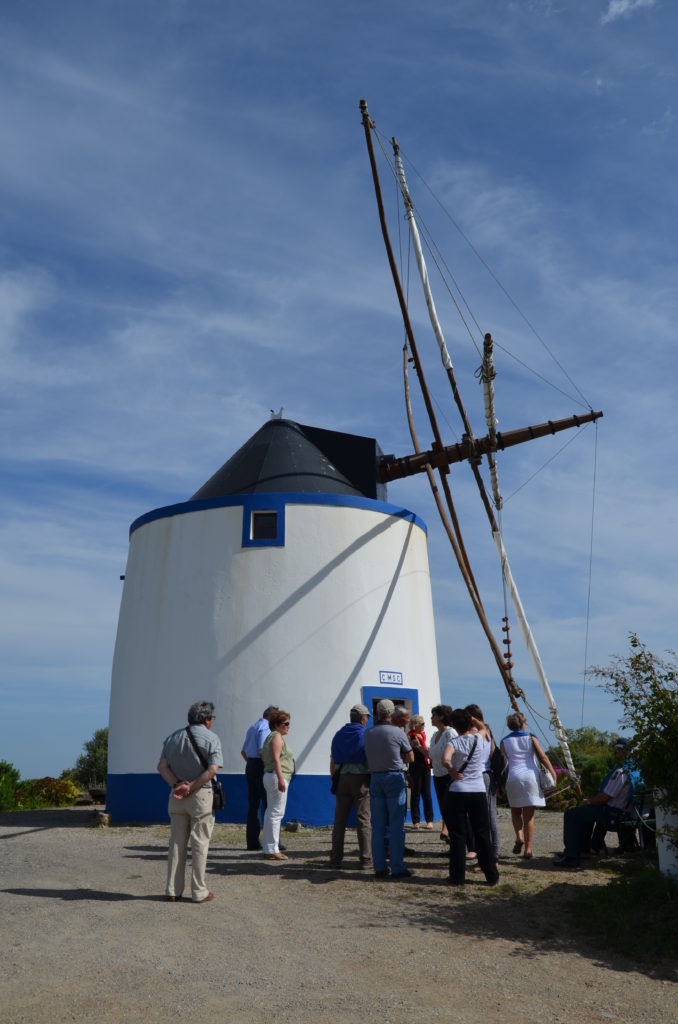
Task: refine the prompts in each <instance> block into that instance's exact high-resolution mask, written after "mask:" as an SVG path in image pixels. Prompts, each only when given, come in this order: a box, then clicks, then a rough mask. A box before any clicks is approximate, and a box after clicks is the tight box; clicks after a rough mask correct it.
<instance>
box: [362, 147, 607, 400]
mask: <svg viewBox="0 0 678 1024" xmlns="http://www.w3.org/2000/svg"><path fill="white" fill-rule="evenodd" d="M373 132H374V134H375V136H376V138H377V142H378V143H379V148H380V149H381V152H382V154H383V157H384V160H385V161H386V164H387V166H388V168H389V170H390V172H391V174H392V175H393V177H394V178H395V179H396V181H397V172H396V169H395V166H394V164H393V162H392V160H391V157H390V155H389V153H388V152H387V150H386V148H385V146H384V142H383V140H384V138H385V136H383V135H382V133H381V132H380V131H379V130H378V129H377V128H376V127H374V128H373ZM401 154H402V150H401ZM405 159H406V160H407V162H408V164H409V165H410V166H411V167H412V169H413V171H414V172H415V174H416V175H417V177H418V178H419V179H420V180H421V182H422V183H423V185H424V187H425V188H426V189H427V191H428V192H429V193H430V195H431V196H432V197H433V199H434V200H435V202H436V203H437V204H438V206H440V208H441V210H442V211H443V213H444V214H445V216H446V217H447V218H448V219H449V220H450V222H451V223H452V224H453V225H454V227H455V229H456V230H457V231H458V232H459V234H460V236H461V237H462V238H463V240H464V241H465V242H466V244H467V245H468V246H469V248H470V249H471V251H472V252H473V254H474V255H475V256H476V258H477V259H478V260H479V261H480V263H481V264H482V266H483V267H485V269H486V271H487V272H488V274H489V275H490V276H491V277H492V279H493V280H494V281H495V283H496V284H497V286H498V287H499V288H500V289H501V291H502V292H503V294H504V295H505V297H506V298H507V300H508V301H509V302H510V303H511V305H512V306H513V307H514V309H515V310H516V312H517V313H518V314H519V316H520V317H521V318H522V319H523V320H524V322H525V323H526V324H527V326H528V328H529V329H530V331H531V332H532V334H534V336H535V338H536V339H537V340H538V341H539V343H540V344H541V345H542V346H543V348H544V349H545V351H546V352H547V353H548V354H549V356H550V357H551V359H552V360H553V362H554V363H555V364H556V366H557V367H558V368H559V370H560V371H561V373H562V374H563V376H565V377H566V378H567V380H568V381H569V382H570V384H571V385H572V387H573V388H574V390H575V391H576V392H577V395H578V396H579V397H578V398H577V397H576V396H575V395H572V394H569V393H568V392H567V391H565V390H563V388H561V387H559V386H558V385H557V384H555V383H554V382H553V381H551V380H549V379H548V377H545V376H544V375H543V374H541V373H539V371H538V370H535V369H534V368H533V367H531V366H530V365H529V364H528V363H526V362H524V360H522V359H520V358H519V357H518V356H516V355H514V353H512V352H511V351H510V349H507V348H506V346H504V345H502V344H500V343H499V342H498V341H496V340H495V345H497V347H498V348H500V349H501V350H502V352H504V353H505V354H506V355H507V356H509V358H511V359H513V360H514V361H515V362H516V363H518V365H519V366H522V367H523V369H524V370H526V371H527V372H528V373H531V374H533V375H534V376H535V377H536V378H537V379H538V380H540V381H542V383H543V384H546V385H547V386H548V387H551V388H553V389H554V391H557V392H559V394H561V395H564V396H565V397H566V398H569V399H570V400H571V401H573V402H576V404H577V405H581V406H582V408H585V409H592V408H593V406H592V405H591V404H590V402H589V401H588V400H587V399H586V397H585V395H584V394H583V393H582V391H581V389H580V388H579V387H578V386H577V384H576V383H575V382H574V380H573V379H572V378H571V377H570V375H569V373H568V372H567V370H566V369H565V368H564V366H562V365H561V363H560V362H559V360H558V359H557V357H556V356H555V355H554V353H553V352H552V351H551V349H550V347H549V346H548V345H547V343H546V342H545V341H544V339H543V338H542V337H541V335H540V334H539V332H538V331H537V329H536V328H535V327H534V325H533V324H532V323H531V322H530V320H529V319H528V318H527V316H526V315H525V314H524V313H523V311H522V310H521V309H520V307H519V306H518V304H517V302H516V301H515V300H514V299H513V297H512V296H511V295H510V293H509V292H508V290H507V289H506V287H505V286H504V285H503V284H502V282H501V281H500V280H499V278H498V277H497V275H496V274H495V273H494V271H493V270H492V268H491V267H490V266H489V264H488V263H487V262H486V261H485V260H484V258H483V257H482V256H481V254H480V253H479V252H478V250H477V249H476V248H475V246H474V245H473V243H472V242H471V240H470V239H469V238H468V237H467V236H466V235H465V234H464V232H463V230H462V229H461V227H460V226H459V224H457V222H456V221H455V219H454V217H453V216H452V215H451V213H450V212H449V210H447V208H446V207H445V206H444V204H443V203H442V202H441V201H440V199H438V197H437V196H436V194H435V192H434V191H433V189H432V188H431V186H430V185H429V184H428V182H427V181H426V179H425V178H424V177H423V175H422V174H421V173H420V172H419V171H418V170H417V168H416V166H415V165H414V164H413V163H412V161H411V160H410V158H409V157H408V156H407V155H405ZM410 198H411V197H410ZM412 211H413V214H415V215H416V219H417V224H418V225H420V226H421V228H422V233H423V234H424V235H425V236H427V240H426V246H427V248H428V250H429V252H430V253H431V257H432V259H433V261H434V263H435V266H436V270H437V271H438V274H439V275H440V278H441V280H442V282H443V285H444V287H445V289H446V291H447V292H448V294H449V296H450V298H451V300H452V302H453V303H454V306H455V308H456V310H457V313H458V315H459V317H460V318H461V320H462V322H463V323H464V326H465V327H466V330H467V331H468V333H469V336H470V338H471V341H472V342H473V345H474V346H475V347H476V349H478V352H479V353H480V350H479V348H478V345H477V343H476V340H475V338H474V337H473V333H472V331H471V330H470V328H469V326H468V323H467V322H466V318H465V317H464V315H463V314H462V312H461V309H460V308H459V304H458V303H457V301H456V299H455V297H454V295H453V293H452V290H451V288H450V286H449V283H448V281H447V279H446V277H445V274H444V273H443V271H442V269H441V265H440V264H442V266H444V267H445V271H446V273H447V274H448V275H449V278H450V280H451V281H452V282H453V284H454V286H455V288H456V289H457V291H458V292H459V295H460V297H461V300H462V302H463V303H464V305H465V306H466V309H467V310H468V312H469V316H470V317H471V319H472V320H473V322H474V323H475V325H476V327H477V328H478V331H479V333H480V334H481V335H482V333H483V331H482V328H481V327H480V325H479V323H478V321H477V319H476V317H475V315H474V314H473V311H472V309H471V307H470V306H469V304H468V302H467V301H466V298H465V296H464V293H463V292H462V290H461V288H460V286H459V284H458V283H457V281H456V279H455V277H454V274H453V273H452V271H451V270H450V268H449V267H448V266H447V263H446V261H445V259H444V257H443V256H442V253H441V252H440V249H439V247H438V246H437V245H436V243H435V242H434V241H433V238H432V235H431V232H430V231H429V229H428V228H427V227H426V224H425V222H424V220H423V218H422V217H421V215H420V214H419V213H418V211H417V208H416V206H415V205H414V201H412ZM428 239H430V241H429V240H428ZM432 247H433V248H435V250H436V251H437V252H438V253H439V256H440V263H439V262H438V260H437V259H436V258H435V256H434V255H433V251H432Z"/></svg>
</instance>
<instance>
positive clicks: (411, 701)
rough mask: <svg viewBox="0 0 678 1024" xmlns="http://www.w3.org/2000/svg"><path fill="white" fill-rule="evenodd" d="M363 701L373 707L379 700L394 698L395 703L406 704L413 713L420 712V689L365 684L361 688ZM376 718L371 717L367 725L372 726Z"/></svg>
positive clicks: (368, 706) (370, 707)
mask: <svg viewBox="0 0 678 1024" xmlns="http://www.w3.org/2000/svg"><path fill="white" fill-rule="evenodd" d="M360 692H361V694H362V702H363V704H364V705H365V707H367V708H369V709H370V714H372V709H373V706H374V702H375V701H377V700H384V699H386V698H388V700H392V701H393V703H394V704H405V705H406V706H407V707H408V708H410V712H411V714H413V715H418V714H419V690H407V689H405V688H404V687H402V686H363V687H362V688H361V691H360ZM373 722H374V719H373V718H371V719H370V721H369V724H368V726H367V728H368V729H370V728H371V727H372V724H373Z"/></svg>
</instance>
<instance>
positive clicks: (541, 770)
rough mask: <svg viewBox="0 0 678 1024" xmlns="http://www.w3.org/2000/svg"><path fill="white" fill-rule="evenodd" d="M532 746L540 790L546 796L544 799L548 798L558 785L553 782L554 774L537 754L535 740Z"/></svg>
mask: <svg viewBox="0 0 678 1024" xmlns="http://www.w3.org/2000/svg"><path fill="white" fill-rule="evenodd" d="M532 747H533V749H534V759H535V761H536V762H537V778H538V779H539V792H540V793H541V795H542V796H543V797H544V799H546V797H547V796H552V795H553V794H554V793H555V791H556V787H555V784H554V782H553V776H552V775H551V772H550V771H549V770H548V768H547V767H546V765H545V764H544V763H543V762H542V761H540V760H539V755H538V754H537V748H536V747H535V745H534V741H533V742H532Z"/></svg>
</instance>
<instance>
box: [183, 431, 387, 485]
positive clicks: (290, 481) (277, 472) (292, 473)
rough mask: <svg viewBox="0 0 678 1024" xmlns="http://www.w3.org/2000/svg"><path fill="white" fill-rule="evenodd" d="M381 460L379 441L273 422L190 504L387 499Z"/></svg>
mask: <svg viewBox="0 0 678 1024" xmlns="http://www.w3.org/2000/svg"><path fill="white" fill-rule="evenodd" d="M380 456H381V449H380V448H379V445H378V444H377V442H376V440H375V439H374V438H371V437H360V436H358V435H357V434H344V433H340V432H338V431H334V430H323V429H322V428H319V427H307V426H303V425H302V424H300V423H294V422H292V420H282V419H271V420H269V421H268V422H267V423H264V425H263V427H261V428H260V429H259V430H258V431H257V432H256V434H254V435H253V436H252V437H251V438H250V439H249V441H246V442H245V444H244V445H243V446H242V448H239V449H238V451H237V452H236V453H235V455H232V456H231V458H230V459H229V460H228V462H226V463H224V465H223V466H222V467H221V469H219V470H217V472H216V473H215V474H214V476H212V477H210V479H209V480H208V481H207V483H205V484H203V486H202V487H201V488H200V489H199V490H198V491H196V492H195V494H194V495H192V498H191V500H197V499H200V498H224V497H227V496H228V495H231V494H252V493H257V492H262V493H263V492H271V491H285V492H287V493H307V494H308V493H310V494H353V495H356V496H363V497H367V498H378V499H379V500H382V501H383V500H385V498H386V488H385V486H384V485H383V484H381V483H379V482H378V479H377V461H378V459H379V457H380Z"/></svg>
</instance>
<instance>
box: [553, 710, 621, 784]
mask: <svg viewBox="0 0 678 1024" xmlns="http://www.w3.org/2000/svg"><path fill="white" fill-rule="evenodd" d="M565 734H566V735H567V742H568V746H569V748H570V753H571V754H572V761H573V762H574V768H575V771H576V772H577V775H578V776H579V784H580V786H581V789H582V795H583V796H586V797H588V796H593V795H594V793H597V792H598V790H599V789H600V784H601V782H602V781H603V779H604V778H605V776H606V775H607V773H608V772H609V770H610V769H611V768H613V767H614V764H615V758H614V752H613V750H612V743H613V741H614V740H615V739H616V733H609V732H602V731H601V730H600V729H596V728H595V726H591V725H588V726H583V727H582V728H581V729H566V730H565ZM547 753H548V755H549V757H550V759H551V763H552V764H553V765H554V767H555V765H556V764H557V763H559V762H560V761H561V760H562V754H561V751H560V747H550V748H549V750H548V751H547Z"/></svg>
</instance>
